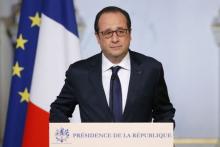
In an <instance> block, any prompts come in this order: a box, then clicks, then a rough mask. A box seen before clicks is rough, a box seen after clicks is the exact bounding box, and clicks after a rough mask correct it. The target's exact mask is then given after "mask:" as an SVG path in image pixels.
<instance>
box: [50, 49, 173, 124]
mask: <svg viewBox="0 0 220 147" xmlns="http://www.w3.org/2000/svg"><path fill="white" fill-rule="evenodd" d="M129 53H130V59H131V75H130V83H129V89H128V96H127V102H126V106H125V110H124V113H123V122H151V121H152V120H153V121H154V122H173V117H174V113H175V109H174V108H173V105H172V104H171V102H170V100H169V97H168V92H167V87H166V84H165V81H164V73H163V68H162V65H161V63H160V62H158V61H156V60H155V59H153V58H151V57H147V56H144V55H142V54H139V53H136V52H133V51H129ZM101 68H102V56H101V53H99V54H97V55H95V56H93V57H90V58H88V59H86V60H81V61H78V62H76V63H74V64H72V65H71V66H70V67H69V69H68V70H67V72H66V79H65V84H64V86H63V88H62V90H61V93H60V94H59V96H58V97H57V99H56V100H55V101H54V102H53V103H52V104H51V110H50V122H69V119H68V118H69V117H71V116H72V113H73V111H74V108H75V106H76V105H77V104H79V108H80V116H81V121H82V122H112V120H113V118H112V113H111V111H110V108H109V106H108V104H107V100H106V97H105V93H104V89H103V86H102V69H101Z"/></svg>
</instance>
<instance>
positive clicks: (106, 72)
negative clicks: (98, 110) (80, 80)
mask: <svg viewBox="0 0 220 147" xmlns="http://www.w3.org/2000/svg"><path fill="white" fill-rule="evenodd" d="M112 66H120V67H121V68H120V69H119V71H118V77H119V79H120V82H121V90H122V110H123V112H124V109H125V104H126V100H127V94H128V85H129V81H130V73H131V64H130V55H129V52H128V53H127V54H126V56H125V57H124V58H123V60H122V61H121V62H120V63H119V64H113V63H112V62H110V61H109V60H108V59H107V58H106V57H105V55H104V54H103V53H102V85H103V88H104V91H105V96H106V98H107V102H108V105H109V93H110V79H111V75H112V70H111V67H112Z"/></svg>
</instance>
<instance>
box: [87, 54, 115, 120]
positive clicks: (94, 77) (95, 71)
mask: <svg viewBox="0 0 220 147" xmlns="http://www.w3.org/2000/svg"><path fill="white" fill-rule="evenodd" d="M90 63H91V66H90V71H89V80H90V82H91V84H92V86H93V87H94V90H95V91H96V93H97V101H99V102H100V103H102V104H103V108H104V109H103V111H104V112H103V113H105V114H106V115H107V117H108V119H110V120H111V119H112V115H111V111H110V108H109V106H108V103H107V99H106V96H105V92H104V89H103V85H102V56H101V53H100V54H98V55H97V56H96V57H95V58H93V59H92V60H91V61H90Z"/></svg>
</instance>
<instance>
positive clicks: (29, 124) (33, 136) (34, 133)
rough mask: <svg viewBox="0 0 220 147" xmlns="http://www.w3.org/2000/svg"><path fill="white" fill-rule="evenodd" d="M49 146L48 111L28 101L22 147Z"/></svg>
mask: <svg viewBox="0 0 220 147" xmlns="http://www.w3.org/2000/svg"><path fill="white" fill-rule="evenodd" d="M48 146H49V113H48V112H46V111H44V110H42V109H41V108H40V107H38V106H36V105H34V104H33V103H31V102H29V105H28V111H27V118H26V124H25V130H24V136H23V144H22V147H48Z"/></svg>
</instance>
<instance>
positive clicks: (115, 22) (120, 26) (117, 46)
mask: <svg viewBox="0 0 220 147" xmlns="http://www.w3.org/2000/svg"><path fill="white" fill-rule="evenodd" d="M98 27H99V33H98V34H96V38H97V41H98V43H99V45H100V47H101V49H102V52H103V54H104V55H105V56H106V57H107V58H108V59H109V60H110V61H111V62H113V63H114V62H117V61H119V62H120V61H121V60H122V59H123V58H124V56H125V55H126V54H127V52H128V48H129V45H130V41H131V34H130V31H129V30H127V31H126V32H123V31H125V29H128V27H127V20H126V18H125V16H124V15H123V14H121V13H119V12H108V13H104V14H102V15H101V17H100V19H99V23H98ZM116 30H118V31H117V32H114V33H113V34H112V36H111V35H109V34H111V31H116ZM100 32H102V33H100ZM109 36H110V37H109Z"/></svg>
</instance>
